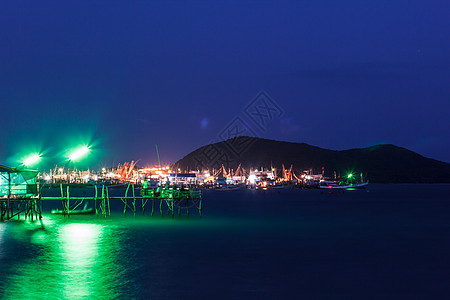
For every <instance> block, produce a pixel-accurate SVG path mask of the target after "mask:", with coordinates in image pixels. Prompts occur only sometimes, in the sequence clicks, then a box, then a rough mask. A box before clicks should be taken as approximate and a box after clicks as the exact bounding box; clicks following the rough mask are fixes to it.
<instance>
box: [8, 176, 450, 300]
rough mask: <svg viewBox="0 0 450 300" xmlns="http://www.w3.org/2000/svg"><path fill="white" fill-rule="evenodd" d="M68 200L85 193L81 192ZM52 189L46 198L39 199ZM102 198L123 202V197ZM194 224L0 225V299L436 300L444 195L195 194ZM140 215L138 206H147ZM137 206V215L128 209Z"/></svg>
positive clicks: (448, 221)
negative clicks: (198, 210)
mask: <svg viewBox="0 0 450 300" xmlns="http://www.w3.org/2000/svg"><path fill="white" fill-rule="evenodd" d="M73 190H74V192H73V194H71V195H74V196H75V194H76V193H79V194H83V195H89V194H91V193H92V191H90V190H78V191H76V192H75V189H73ZM52 192H56V191H46V193H48V194H51V193H52ZM113 193H116V194H118V195H123V194H124V191H123V190H116V191H114V192H113ZM202 204H203V217H202V218H200V217H199V216H198V215H197V214H193V211H194V210H193V209H192V208H191V211H190V212H191V215H190V216H189V217H186V216H185V215H184V216H181V217H178V216H175V218H172V217H168V216H164V217H161V216H153V217H151V216H150V215H147V212H148V211H147V212H146V215H145V216H142V214H141V213H139V214H138V215H137V216H136V217H133V216H132V215H131V214H127V216H123V215H122V214H121V211H122V209H123V205H122V204H121V202H116V203H114V204H112V216H111V217H109V218H106V219H104V218H102V217H100V216H99V217H95V216H71V217H70V219H68V218H63V217H62V216H55V215H51V214H49V211H50V210H51V209H53V208H61V204H60V202H59V201H47V202H45V203H44V204H43V205H44V210H45V211H46V213H45V214H44V218H43V220H42V223H40V222H29V221H23V220H22V221H17V220H13V221H7V222H6V221H5V222H0V296H1V297H2V298H3V299H219V298H220V299H236V298H241V299H263V298H269V299H288V298H289V299H416V298H418V299H444V298H447V299H448V297H449V295H450V185H375V184H371V185H369V188H368V190H365V191H346V192H345V193H333V194H330V193H328V192H327V191H321V190H282V191H279V192H278V191H265V192H264V191H261V190H257V191H254V190H242V191H226V192H223V191H211V190H208V191H204V192H203V203H202ZM147 205H148V204H147ZM139 207H140V205H138V211H139Z"/></svg>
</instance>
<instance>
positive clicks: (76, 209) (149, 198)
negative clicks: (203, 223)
mask: <svg viewBox="0 0 450 300" xmlns="http://www.w3.org/2000/svg"><path fill="white" fill-rule="evenodd" d="M60 190H61V196H60V197H41V199H42V200H61V203H62V210H60V211H53V212H54V213H55V212H56V213H60V214H62V215H64V216H70V215H71V214H80V213H81V214H82V213H91V212H92V214H95V215H96V216H98V215H102V216H103V217H105V218H106V217H107V216H110V215H111V205H110V204H111V201H118V200H120V201H121V202H122V203H123V214H124V215H126V213H127V210H129V211H130V212H131V213H132V214H133V215H136V213H137V212H138V210H142V214H145V211H146V209H147V207H148V206H150V205H151V215H152V216H153V215H154V214H155V205H156V209H158V207H159V213H160V214H161V216H163V215H164V214H166V215H171V216H172V217H173V216H175V214H177V215H178V216H180V215H181V212H182V211H186V215H188V216H189V208H192V209H195V210H197V211H198V214H199V215H200V216H201V215H202V195H201V190H193V189H173V188H170V189H169V188H163V189H161V190H152V189H148V190H143V189H139V190H140V191H141V195H136V189H135V187H134V185H133V184H129V185H128V186H127V188H126V191H125V194H124V195H123V196H110V192H109V188H108V187H107V186H101V187H97V186H94V195H92V196H83V197H79V196H77V197H71V196H70V188H69V186H67V187H66V188H65V189H64V188H63V186H62V185H60ZM86 201H90V202H93V203H94V207H93V208H90V209H91V210H92V211H91V210H86V209H80V207H81V206H82V204H83V203H85V202H86ZM175 212H176V213H175Z"/></svg>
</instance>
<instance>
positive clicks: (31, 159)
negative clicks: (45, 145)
mask: <svg viewBox="0 0 450 300" xmlns="http://www.w3.org/2000/svg"><path fill="white" fill-rule="evenodd" d="M40 160H41V155H40V154H39V153H35V154H32V155H30V156H28V157H27V158H25V159H24V160H23V164H24V165H25V166H27V167H31V166H32V165H35V164H36V163H38V162H39V161H40Z"/></svg>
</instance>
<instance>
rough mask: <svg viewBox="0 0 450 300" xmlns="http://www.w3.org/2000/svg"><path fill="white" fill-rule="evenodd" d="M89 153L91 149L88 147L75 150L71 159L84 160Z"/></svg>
mask: <svg viewBox="0 0 450 300" xmlns="http://www.w3.org/2000/svg"><path fill="white" fill-rule="evenodd" d="M88 152H89V147H87V146H83V147H80V148H78V149H77V150H75V151H74V152H72V154H70V156H69V159H70V160H71V161H75V160H78V159H80V158H82V157H83V156H84V155H86V154H87V153H88Z"/></svg>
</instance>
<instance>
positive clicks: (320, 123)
mask: <svg viewBox="0 0 450 300" xmlns="http://www.w3.org/2000/svg"><path fill="white" fill-rule="evenodd" d="M449 11H450V2H448V1H276V2H266V1H255V2H245V1H244V2H243V1H235V2H230V1H227V2H222V1H202V2H192V1H189V2H187V1H186V2H181V1H177V2H168V1H161V2H159V3H158V2H154V1H153V2H150V1H140V2H139V1H80V0H78V1H2V2H1V3H0V41H1V43H0V100H1V113H2V118H1V121H0V122H1V127H2V131H1V133H0V137H1V143H0V158H1V159H0V164H1V163H3V164H7V165H12V166H14V163H15V160H17V157H18V156H20V155H23V154H24V153H26V152H27V151H29V150H34V149H37V150H39V151H41V152H44V153H45V157H46V158H47V159H46V160H45V163H46V164H53V163H58V162H59V163H60V162H61V160H62V159H61V154H62V153H63V151H64V149H65V148H66V147H68V146H70V145H74V143H77V142H81V141H85V142H87V143H90V144H92V145H93V147H92V149H93V150H95V154H96V156H95V160H96V161H97V162H98V163H97V164H95V165H96V166H102V165H105V166H110V165H112V164H113V163H114V164H117V163H118V162H124V161H131V160H133V159H134V160H137V159H140V160H141V162H142V164H144V165H145V164H147V163H148V164H150V163H155V162H156V153H155V146H154V145H155V143H157V144H158V146H159V150H160V154H161V159H162V161H163V162H166V163H171V162H175V161H176V160H177V159H179V158H181V157H182V156H183V155H185V154H187V153H188V152H190V151H192V150H194V149H195V148H197V147H199V146H202V145H204V144H207V143H209V142H210V141H218V140H220V133H221V132H222V130H223V129H224V128H226V127H227V125H228V124H230V122H232V121H233V120H234V119H235V118H236V117H239V118H241V119H243V120H244V121H246V122H247V124H248V125H249V126H250V127H252V126H253V125H254V124H251V123H250V122H248V120H246V119H245V118H246V116H245V113H244V109H245V107H246V105H247V104H249V103H250V102H251V101H252V99H254V97H255V96H256V95H257V94H258V93H259V92H260V91H262V90H264V91H265V92H266V93H267V94H268V95H269V96H270V97H271V98H272V100H273V101H274V102H275V103H276V104H277V105H278V106H279V107H280V108H281V109H282V110H283V113H282V114H281V115H280V116H277V117H274V118H273V119H272V120H271V121H270V122H267V124H266V126H265V127H264V128H263V129H261V128H254V127H252V128H253V129H254V130H253V132H254V133H255V134H256V135H257V136H260V137H264V138H272V139H277V140H285V141H293V142H306V143H309V144H312V145H316V146H320V147H324V148H330V149H347V148H355V147H366V146H370V145H373V144H377V143H392V144H395V145H398V146H402V147H406V148H408V149H411V150H413V151H417V152H418V153H420V154H422V155H425V156H427V157H432V158H436V159H439V160H444V161H447V162H450V152H449V149H450V138H449V137H450V118H449V117H448V114H449V112H450V18H449V17H448V12H449ZM19 154H20V155H19ZM43 162H44V161H43ZM90 164H91V165H93V164H94V163H93V161H91V162H90Z"/></svg>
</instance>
